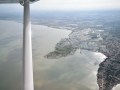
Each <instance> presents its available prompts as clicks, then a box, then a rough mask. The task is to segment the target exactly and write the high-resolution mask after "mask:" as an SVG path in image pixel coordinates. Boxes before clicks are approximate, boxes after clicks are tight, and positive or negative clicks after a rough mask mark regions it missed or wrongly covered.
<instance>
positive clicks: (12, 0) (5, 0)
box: [0, 0, 20, 4]
mask: <svg viewBox="0 0 120 90" xmlns="http://www.w3.org/2000/svg"><path fill="white" fill-rule="evenodd" d="M0 3H4V4H5V3H20V0H0Z"/></svg>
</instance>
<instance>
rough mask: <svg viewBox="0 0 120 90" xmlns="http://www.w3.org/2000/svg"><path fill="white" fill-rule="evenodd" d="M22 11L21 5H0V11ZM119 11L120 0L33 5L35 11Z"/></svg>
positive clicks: (47, 1)
mask: <svg viewBox="0 0 120 90" xmlns="http://www.w3.org/2000/svg"><path fill="white" fill-rule="evenodd" d="M5 8H6V9H13V8H14V9H20V8H21V9H22V7H21V6H20V5H18V4H17V5H15V4H14V5H4V4H1V5H0V9H5ZM116 8H117V9H118V8H120V0H40V1H38V2H36V3H34V4H32V5H31V9H33V10H91V9H92V10H93V9H95V10H96V9H116Z"/></svg>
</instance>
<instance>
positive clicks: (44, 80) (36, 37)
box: [0, 21, 105, 90]
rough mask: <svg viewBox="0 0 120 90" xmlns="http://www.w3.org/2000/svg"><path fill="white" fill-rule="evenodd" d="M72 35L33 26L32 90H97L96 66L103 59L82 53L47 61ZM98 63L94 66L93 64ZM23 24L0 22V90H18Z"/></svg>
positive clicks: (96, 54)
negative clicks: (63, 41)
mask: <svg viewBox="0 0 120 90" xmlns="http://www.w3.org/2000/svg"><path fill="white" fill-rule="evenodd" d="M70 33H71V31H68V30H61V29H54V28H50V27H47V26H41V25H32V41H33V43H32V46H33V65H34V86H35V90H98V86H97V82H96V81H97V77H96V73H97V69H98V64H99V63H100V62H102V61H103V60H104V59H105V56H104V55H103V54H101V53H98V52H90V51H86V50H83V51H82V53H80V51H79V50H77V51H76V53H75V54H74V55H71V56H68V57H64V58H60V59H46V58H44V55H46V54H48V53H49V52H51V51H53V50H54V46H55V44H56V43H58V42H59V41H60V40H61V39H62V38H68V35H69V34H70ZM96 62H97V64H95V63H96ZM21 83H22V24H21V23H16V22H14V21H0V90H21Z"/></svg>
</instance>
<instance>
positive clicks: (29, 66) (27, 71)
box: [22, 0, 34, 90]
mask: <svg viewBox="0 0 120 90" xmlns="http://www.w3.org/2000/svg"><path fill="white" fill-rule="evenodd" d="M22 90H34V85H33V62H32V43H31V21H30V5H29V0H24V26H23V89H22Z"/></svg>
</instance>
